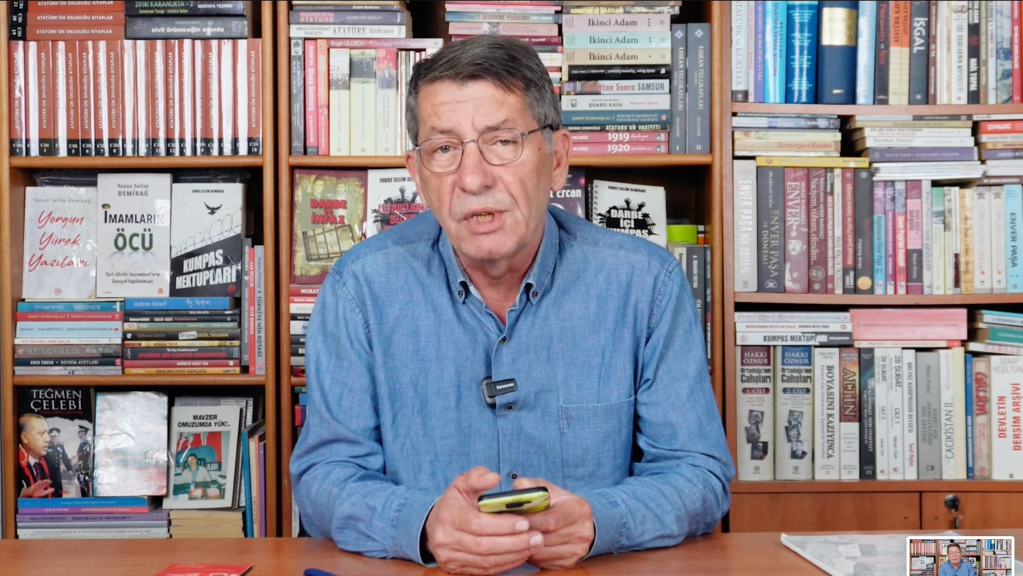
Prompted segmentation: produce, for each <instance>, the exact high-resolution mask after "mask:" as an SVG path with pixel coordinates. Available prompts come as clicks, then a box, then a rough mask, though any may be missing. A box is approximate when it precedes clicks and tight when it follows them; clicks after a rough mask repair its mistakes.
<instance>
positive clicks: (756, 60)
mask: <svg viewBox="0 0 1023 576" xmlns="http://www.w3.org/2000/svg"><path fill="white" fill-rule="evenodd" d="M767 4H768V3H767V2H765V1H763V0H755V1H754V2H753V19H754V30H753V37H754V44H755V46H754V51H753V78H752V79H751V82H752V84H753V99H752V100H750V101H751V102H766V100H764V85H765V82H764V66H765V64H766V60H767V58H766V56H765V54H764V51H765V50H766V48H767V30H766V28H765V25H766V24H767Z"/></svg>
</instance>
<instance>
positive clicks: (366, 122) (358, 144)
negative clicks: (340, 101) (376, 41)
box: [306, 41, 377, 156]
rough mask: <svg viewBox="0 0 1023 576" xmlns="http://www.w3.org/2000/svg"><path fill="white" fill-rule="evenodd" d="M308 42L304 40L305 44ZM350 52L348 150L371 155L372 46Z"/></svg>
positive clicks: (373, 145) (373, 120)
mask: <svg viewBox="0 0 1023 576" xmlns="http://www.w3.org/2000/svg"><path fill="white" fill-rule="evenodd" d="M308 43H309V42H308V41H306V45H307V46H308ZM350 54H351V61H350V69H351V77H350V78H351V79H350V81H349V88H350V91H351V98H352V104H351V105H352V110H351V117H352V126H351V146H350V149H351V154H352V155H353V156H373V155H374V154H376V149H377V144H376V133H377V128H376V121H377V120H376V115H377V111H376V104H377V96H376V85H377V80H376V78H377V74H376V50H352V51H351V52H350ZM308 80H309V76H308V72H307V74H306V81H307V82H308ZM306 115H307V116H308V115H309V111H308V110H306ZM308 139H309V137H308V135H307V136H306V140H307V141H308ZM307 153H308V151H307Z"/></svg>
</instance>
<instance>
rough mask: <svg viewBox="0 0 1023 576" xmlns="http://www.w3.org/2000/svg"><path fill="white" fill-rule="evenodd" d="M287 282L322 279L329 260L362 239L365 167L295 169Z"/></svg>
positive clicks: (364, 217)
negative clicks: (289, 277)
mask: <svg viewBox="0 0 1023 576" xmlns="http://www.w3.org/2000/svg"><path fill="white" fill-rule="evenodd" d="M292 189H293V190H294V194H295V205H294V214H293V218H294V227H293V231H292V236H291V283H292V284H321V283H322V282H323V278H324V277H325V276H326V275H327V272H328V271H329V270H330V267H331V266H333V265H334V262H335V261H336V260H337V259H338V258H339V257H340V256H341V255H342V254H344V253H345V251H347V250H348V249H349V248H351V247H352V246H354V245H355V244H356V243H357V242H359V241H360V240H361V239H362V232H363V228H364V226H365V224H366V171H365V170H295V180H294V183H293V186H292Z"/></svg>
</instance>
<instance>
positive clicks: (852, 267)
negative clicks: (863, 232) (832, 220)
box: [835, 168, 856, 294]
mask: <svg viewBox="0 0 1023 576" xmlns="http://www.w3.org/2000/svg"><path fill="white" fill-rule="evenodd" d="M838 199H839V198H837V197H836V198H835V200H838ZM841 201H842V223H841V226H842V293H843V294H855V293H856V171H855V170H853V169H851V168H846V169H844V170H842V198H841ZM837 225H838V223H836V226H837ZM836 272H837V270H836ZM835 281H836V282H837V281H838V279H837V278H836V279H835Z"/></svg>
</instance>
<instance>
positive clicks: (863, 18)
mask: <svg viewBox="0 0 1023 576" xmlns="http://www.w3.org/2000/svg"><path fill="white" fill-rule="evenodd" d="M857 18H858V22H857V29H856V30H857V41H856V103H857V104H873V103H874V45H875V41H874V39H875V34H876V30H877V2H864V1H861V2H859V10H858V12H857Z"/></svg>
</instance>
